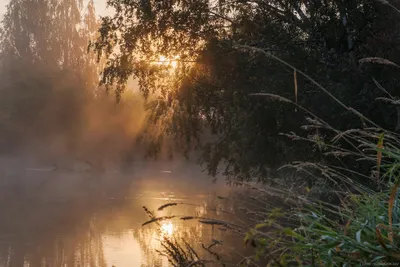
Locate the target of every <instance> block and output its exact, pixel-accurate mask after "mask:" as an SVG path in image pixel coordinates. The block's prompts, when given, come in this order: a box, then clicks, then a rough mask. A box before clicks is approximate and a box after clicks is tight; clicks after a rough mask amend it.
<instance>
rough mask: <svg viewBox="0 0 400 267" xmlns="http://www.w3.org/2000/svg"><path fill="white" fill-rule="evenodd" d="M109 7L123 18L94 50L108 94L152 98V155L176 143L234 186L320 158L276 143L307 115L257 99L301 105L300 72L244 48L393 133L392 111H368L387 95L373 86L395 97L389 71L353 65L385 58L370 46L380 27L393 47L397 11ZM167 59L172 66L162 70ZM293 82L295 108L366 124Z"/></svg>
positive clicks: (368, 5) (265, 4) (257, 5)
mask: <svg viewBox="0 0 400 267" xmlns="http://www.w3.org/2000/svg"><path fill="white" fill-rule="evenodd" d="M109 4H110V6H111V7H114V8H115V11H116V13H115V15H114V16H110V17H106V18H104V19H103V23H102V26H101V28H100V34H101V36H100V37H99V38H98V39H97V42H95V43H94V44H93V45H92V47H93V48H94V49H95V50H96V51H97V53H98V55H99V56H100V55H101V56H106V57H107V65H106V67H105V68H104V72H103V79H102V83H103V84H105V85H116V93H117V94H119V93H120V92H122V91H123V90H124V86H125V84H126V82H127V80H128V78H129V77H131V76H133V77H134V78H136V79H137V80H138V81H139V85H140V90H141V92H142V93H143V94H144V95H145V96H146V97H147V96H150V98H151V99H156V100H155V101H153V102H152V104H151V105H149V106H148V108H149V112H150V113H151V116H150V120H149V123H148V127H149V129H151V130H149V132H157V133H159V134H155V135H154V138H153V141H154V142H152V143H153V144H154V145H153V146H152V147H157V146H160V144H159V143H162V142H163V141H164V140H165V139H168V138H172V139H173V140H175V141H176V143H177V149H178V150H180V151H183V152H185V153H187V152H188V151H190V150H193V149H195V148H199V149H200V151H201V152H202V162H203V163H204V164H205V165H206V166H207V169H208V171H209V173H210V174H212V175H215V174H216V173H217V172H218V170H219V169H220V168H219V167H221V166H223V167H224V173H225V174H226V175H228V176H229V177H231V178H233V177H235V178H239V179H243V180H246V179H251V178H258V179H263V178H265V177H266V176H270V173H271V168H273V169H274V168H276V167H278V166H280V165H281V164H284V163H288V162H291V161H292V160H295V159H299V155H301V157H302V158H301V159H306V158H319V157H320V156H321V153H320V151H318V150H314V149H313V148H311V147H309V146H308V145H307V144H300V143H296V145H294V144H293V142H291V140H287V138H285V137H282V136H279V135H278V134H279V133H288V132H291V131H293V130H297V129H298V128H299V127H300V126H301V125H303V124H304V119H303V118H304V114H301V112H296V111H295V108H294V107H290V106H288V105H287V103H283V102H279V101H278V102H276V101H275V102H271V101H269V100H268V99H267V98H259V97H254V96H252V95H251V94H254V93H269V94H278V95H280V96H283V97H285V98H288V99H294V98H295V96H294V95H295V93H294V87H295V85H294V84H293V70H292V69H289V68H288V67H287V66H284V65H282V64H281V63H279V62H276V61H274V60H272V59H271V58H269V57H267V56H266V55H265V54H263V53H257V52H255V51H249V50H243V49H238V47H240V46H241V45H247V46H250V47H252V48H257V49H263V50H264V51H266V52H267V53H270V54H271V55H273V56H275V57H277V58H279V59H281V60H283V61H285V62H288V63H289V64H291V65H292V66H295V67H296V68H297V69H299V70H302V71H305V72H306V73H308V74H311V75H312V76H313V77H318V81H319V82H321V83H322V84H323V85H324V87H325V88H326V89H327V91H329V92H330V93H331V94H333V95H334V96H336V97H337V98H339V99H341V100H343V103H344V105H345V106H347V105H349V104H350V103H351V104H352V106H353V107H354V108H355V109H357V110H358V111H360V112H362V113H363V114H367V115H368V117H371V118H372V119H373V121H375V122H379V123H380V125H381V126H382V127H387V128H391V129H392V128H393V129H394V128H395V126H396V116H397V115H396V111H395V110H394V109H393V108H392V107H387V106H382V105H380V104H379V103H376V105H379V107H380V109H379V110H380V112H373V111H372V110H376V109H375V108H373V109H371V107H370V103H371V102H372V101H374V100H375V98H376V97H378V96H381V93H382V92H380V91H379V90H376V86H375V84H374V83H373V81H372V80H371V76H373V77H375V78H376V79H377V80H378V81H379V82H382V81H384V80H387V81H389V80H390V81H391V82H390V83H389V82H385V83H384V84H383V86H385V88H387V90H388V91H390V93H394V88H395V87H396V86H397V80H393V79H388V78H387V77H388V76H387V75H389V74H393V69H392V68H393V67H389V66H387V67H385V68H384V69H383V70H382V68H381V69H380V70H377V69H376V68H374V66H373V64H370V63H366V64H361V65H360V64H359V62H358V60H359V59H362V58H365V57H371V56H379V57H384V58H386V54H385V53H386V52H384V51H387V50H383V49H381V48H379V47H377V46H376V45H373V44H374V43H377V42H379V40H380V39H379V38H378V37H377V36H378V33H379V32H381V31H382V30H383V29H382V28H383V25H386V29H385V34H387V35H388V36H393V31H394V29H395V28H396V26H395V25H397V22H394V17H395V15H393V12H391V10H388V9H387V8H386V6H384V5H382V4H379V3H378V2H375V1H361V0H352V1H331V2H323V3H322V2H319V1H317V2H315V1H303V2H302V4H301V5H299V2H298V1H291V0H285V1H272V0H271V1H207V0H197V1H167V2H163V1H151V0H148V1H129V2H121V1H113V0H111V1H109ZM389 23H391V24H389ZM392 26H393V27H392ZM397 41H398V40H396V41H395V42H397ZM385 49H387V47H386V45H385ZM117 51H118V52H117ZM391 51H392V52H393V53H396V51H394V49H391ZM161 56H162V57H164V58H165V59H166V60H167V61H172V63H173V64H155V61H159V60H160V57H161ZM394 59H397V57H395V58H394ZM394 61H396V60H394ZM170 63H171V62H170ZM172 65H176V67H172ZM371 74H373V75H371ZM391 77H393V76H391ZM296 81H297V85H296V95H297V94H298V104H300V105H302V106H305V107H307V108H308V109H309V110H311V111H312V112H314V113H315V114H319V115H320V117H321V118H323V119H326V120H330V121H332V126H334V127H335V128H339V129H348V128H350V127H361V126H362V125H363V121H362V120H360V119H359V118H358V117H357V116H354V114H353V113H352V112H348V110H343V106H340V105H336V104H335V103H334V101H332V99H331V98H329V97H327V96H326V94H325V93H324V92H321V91H319V90H318V89H317V88H316V87H315V86H314V85H313V84H312V83H310V82H309V80H308V79H304V77H301V76H299V77H298V78H297V79H296ZM296 98H297V97H296ZM314 134H315V136H320V135H321V136H323V135H324V133H323V132H318V131H316V132H315V133H314ZM326 137H327V138H329V137H330V136H326ZM156 152H157V150H155V153H156Z"/></svg>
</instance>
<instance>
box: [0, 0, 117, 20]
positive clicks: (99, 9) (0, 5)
mask: <svg viewBox="0 0 400 267" xmlns="http://www.w3.org/2000/svg"><path fill="white" fill-rule="evenodd" d="M85 2H87V0H86V1H85ZM8 3H9V0H0V16H1V17H3V15H4V13H5V10H6V5H7V4H8ZM94 3H95V5H96V13H97V14H98V15H99V16H106V15H108V14H110V9H107V8H106V7H107V0H94Z"/></svg>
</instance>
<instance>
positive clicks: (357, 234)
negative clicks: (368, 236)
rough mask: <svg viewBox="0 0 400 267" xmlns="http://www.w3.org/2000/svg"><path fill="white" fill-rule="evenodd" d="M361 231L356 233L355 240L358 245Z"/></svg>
mask: <svg viewBox="0 0 400 267" xmlns="http://www.w3.org/2000/svg"><path fill="white" fill-rule="evenodd" d="M361 231H362V230H358V231H357V233H356V240H357V242H358V243H361Z"/></svg>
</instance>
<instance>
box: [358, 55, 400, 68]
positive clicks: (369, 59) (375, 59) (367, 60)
mask: <svg viewBox="0 0 400 267" xmlns="http://www.w3.org/2000/svg"><path fill="white" fill-rule="evenodd" d="M358 62H360V64H364V63H376V64H381V65H388V66H392V67H396V68H400V66H399V65H397V64H396V63H394V62H392V61H390V60H387V59H384V58H381V57H366V58H362V59H360V60H359V61H358Z"/></svg>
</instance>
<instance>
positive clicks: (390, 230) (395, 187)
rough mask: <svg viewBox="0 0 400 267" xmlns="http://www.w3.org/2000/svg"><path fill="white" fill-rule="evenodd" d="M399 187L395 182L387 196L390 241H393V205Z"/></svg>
mask: <svg viewBox="0 0 400 267" xmlns="http://www.w3.org/2000/svg"><path fill="white" fill-rule="evenodd" d="M398 188H399V183H398V182H397V183H396V184H395V185H394V186H393V188H392V192H391V193H390V198H389V207H388V216H389V234H388V238H389V241H390V243H393V206H394V201H395V198H396V193H397V190H398Z"/></svg>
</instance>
